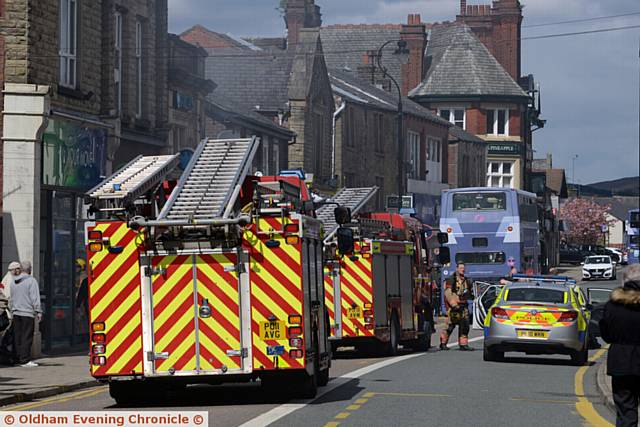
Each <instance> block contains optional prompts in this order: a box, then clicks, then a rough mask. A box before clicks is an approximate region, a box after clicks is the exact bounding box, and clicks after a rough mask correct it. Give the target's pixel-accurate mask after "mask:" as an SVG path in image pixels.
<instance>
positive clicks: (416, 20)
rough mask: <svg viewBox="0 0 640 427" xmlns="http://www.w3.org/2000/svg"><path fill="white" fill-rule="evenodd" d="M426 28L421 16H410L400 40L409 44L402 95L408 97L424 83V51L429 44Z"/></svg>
mask: <svg viewBox="0 0 640 427" xmlns="http://www.w3.org/2000/svg"><path fill="white" fill-rule="evenodd" d="M425 31H426V26H425V24H423V23H422V22H421V19H420V15H409V17H408V19H407V25H403V26H402V32H401V33H400V38H401V39H402V40H404V41H406V42H407V49H409V60H408V61H407V63H406V64H402V82H401V83H402V93H403V94H404V95H405V96H407V95H408V94H409V91H411V90H412V89H413V88H415V87H416V86H418V85H419V84H420V83H421V82H422V77H423V68H424V67H423V66H424V49H425V47H426V44H427V39H426V33H425Z"/></svg>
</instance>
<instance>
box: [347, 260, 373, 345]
mask: <svg viewBox="0 0 640 427" xmlns="http://www.w3.org/2000/svg"><path fill="white" fill-rule="evenodd" d="M340 296H341V298H342V301H341V307H342V336H343V337H358V336H366V337H370V336H373V335H374V331H373V329H366V328H365V323H364V311H365V310H371V309H370V308H365V304H367V305H368V306H369V304H371V307H372V306H373V280H372V274H371V258H369V259H366V258H364V257H361V256H359V257H357V259H356V260H355V261H353V260H351V259H350V258H348V257H345V258H343V260H342V262H341V264H340Z"/></svg>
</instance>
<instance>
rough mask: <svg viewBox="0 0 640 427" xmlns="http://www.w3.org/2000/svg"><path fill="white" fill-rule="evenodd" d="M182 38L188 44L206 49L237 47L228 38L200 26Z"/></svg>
mask: <svg viewBox="0 0 640 427" xmlns="http://www.w3.org/2000/svg"><path fill="white" fill-rule="evenodd" d="M180 38H181V39H182V40H184V41H186V42H188V43H191V44H195V45H197V46H200V47H203V48H205V49H207V48H211V49H222V48H232V47H236V45H234V44H232V43H231V41H230V40H229V39H228V38H226V37H222V36H220V35H219V34H216V33H214V32H212V31H209V30H207V29H206V28H204V27H202V26H200V25H196V26H195V27H192V28H190V29H188V30H187V31H185V32H184V33H182V34H181V35H180Z"/></svg>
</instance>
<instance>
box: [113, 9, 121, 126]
mask: <svg viewBox="0 0 640 427" xmlns="http://www.w3.org/2000/svg"><path fill="white" fill-rule="evenodd" d="M114 18H115V31H114V37H115V39H114V43H113V47H114V52H115V61H116V62H115V65H114V69H113V79H114V82H115V91H116V109H117V110H118V113H120V112H122V14H121V13H120V12H116V13H115V15H114Z"/></svg>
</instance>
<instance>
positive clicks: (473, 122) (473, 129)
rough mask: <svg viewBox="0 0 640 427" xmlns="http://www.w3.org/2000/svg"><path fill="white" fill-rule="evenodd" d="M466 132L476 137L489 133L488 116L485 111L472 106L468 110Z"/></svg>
mask: <svg viewBox="0 0 640 427" xmlns="http://www.w3.org/2000/svg"><path fill="white" fill-rule="evenodd" d="M465 124H466V129H465V130H466V131H467V132H469V133H472V134H474V135H482V134H485V133H487V116H486V113H485V112H484V110H481V109H480V108H478V107H477V106H472V107H471V108H467V110H466V123H465Z"/></svg>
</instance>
